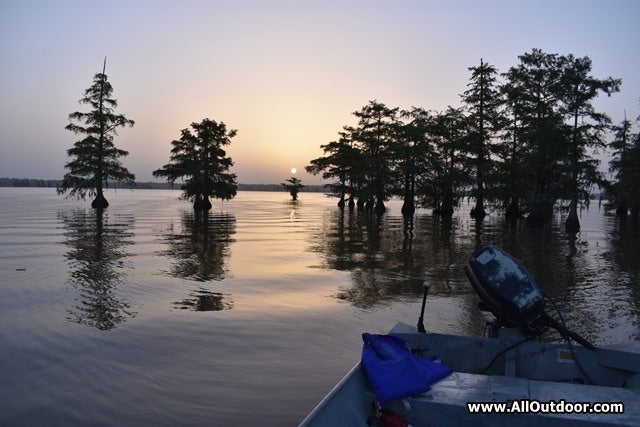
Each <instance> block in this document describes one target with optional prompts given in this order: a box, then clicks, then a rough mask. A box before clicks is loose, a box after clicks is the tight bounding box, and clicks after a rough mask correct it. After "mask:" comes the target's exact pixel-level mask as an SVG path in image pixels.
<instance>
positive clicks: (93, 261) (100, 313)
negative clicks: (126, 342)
mask: <svg viewBox="0 0 640 427" xmlns="http://www.w3.org/2000/svg"><path fill="white" fill-rule="evenodd" d="M58 220H59V221H61V223H62V226H63V227H64V229H65V233H64V235H65V237H66V240H65V242H64V244H65V245H67V246H68V247H69V250H68V251H67V253H66V254H65V259H66V260H67V262H68V264H69V282H70V283H71V284H72V285H73V286H74V288H76V289H77V290H78V292H79V294H78V297H77V298H76V299H75V304H74V306H73V307H72V308H71V309H69V310H68V314H69V317H68V318H67V319H68V320H69V321H71V322H75V323H79V324H83V325H88V326H92V327H95V328H98V329H100V330H103V331H104V330H110V329H113V328H114V327H116V325H117V324H119V323H122V322H124V321H126V319H127V318H128V317H133V316H135V315H136V313H135V312H134V311H132V310H131V305H130V303H129V302H127V301H126V299H125V298H123V297H121V296H118V295H117V288H118V287H119V286H121V285H124V283H125V282H124V278H123V276H124V275H123V269H124V268H125V266H126V258H127V257H128V253H127V252H126V250H125V248H126V247H127V246H129V245H131V244H133V232H132V229H133V225H134V218H133V215H126V214H125V215H122V214H121V215H114V216H112V217H110V216H109V214H107V213H105V212H104V211H102V210H94V209H91V210H89V211H87V210H83V209H76V210H72V211H70V212H69V211H60V212H58Z"/></svg>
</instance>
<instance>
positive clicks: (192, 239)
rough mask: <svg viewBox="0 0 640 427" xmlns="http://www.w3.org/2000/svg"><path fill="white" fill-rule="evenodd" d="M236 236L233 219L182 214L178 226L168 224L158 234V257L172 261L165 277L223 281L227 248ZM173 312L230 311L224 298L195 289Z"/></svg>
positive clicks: (214, 214) (223, 215)
mask: <svg viewBox="0 0 640 427" xmlns="http://www.w3.org/2000/svg"><path fill="white" fill-rule="evenodd" d="M235 232H236V219H235V216H233V215H232V214H229V213H221V212H194V211H183V212H182V218H181V221H180V225H179V226H175V225H174V224H171V225H170V226H169V228H168V229H167V231H166V232H165V233H163V234H162V236H161V241H162V242H163V243H165V244H166V246H167V249H165V250H162V251H159V252H158V254H159V255H163V256H167V257H169V258H171V259H173V265H172V266H171V267H170V269H169V271H167V272H166V273H167V274H169V275H170V276H172V277H177V278H180V279H186V280H192V281H196V282H211V281H219V280H222V279H224V278H225V277H226V276H227V274H228V268H227V265H226V261H227V259H228V257H229V255H230V251H229V244H230V243H231V242H233V241H234V239H233V238H232V237H231V236H232V235H233V234H235ZM173 306H174V308H179V309H188V310H195V311H218V310H225V309H230V308H232V307H233V303H232V302H231V301H229V300H228V295H224V294H220V293H215V292H211V291H209V290H207V289H203V288H199V289H196V290H193V291H190V292H189V296H188V297H187V298H185V299H184V300H182V301H179V302H175V303H174V304H173Z"/></svg>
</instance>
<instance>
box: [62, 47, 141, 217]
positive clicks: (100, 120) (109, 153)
mask: <svg viewBox="0 0 640 427" xmlns="http://www.w3.org/2000/svg"><path fill="white" fill-rule="evenodd" d="M106 66H107V59H106V58H105V60H104V64H103V67H102V73H97V74H95V76H94V77H93V84H92V85H91V87H89V88H88V89H86V90H85V91H84V97H83V98H82V99H80V101H79V102H80V104H87V105H89V106H90V107H91V110H90V111H89V112H87V113H83V112H80V111H76V112H73V113H71V114H69V119H70V120H71V121H72V122H71V123H69V124H68V125H67V126H66V127H65V129H67V130H70V131H72V132H73V133H75V134H78V135H84V138H83V139H81V140H79V141H77V142H76V143H75V144H73V147H71V148H70V149H69V150H67V154H68V155H69V157H71V160H70V161H69V162H68V163H67V164H66V165H65V169H67V170H68V172H67V173H66V174H65V175H64V178H63V179H62V183H61V184H60V185H59V186H58V188H57V193H58V194H65V193H67V192H69V197H72V198H76V199H83V200H84V199H85V198H86V196H89V197H94V196H95V198H94V200H93V201H92V202H91V207H93V208H96V209H104V208H106V207H107V206H109V202H108V201H107V199H106V198H105V197H104V194H103V188H104V187H106V186H108V182H109V180H113V181H117V182H121V183H123V184H124V185H125V186H127V187H131V188H133V187H134V186H135V175H134V174H132V173H131V172H129V171H128V170H127V168H125V167H124V166H123V165H122V163H121V162H120V160H119V158H120V157H124V156H127V155H128V154H129V153H128V152H127V151H125V150H122V149H119V148H116V146H115V145H114V144H113V137H114V135H117V129H118V128H119V127H125V126H129V127H131V126H133V125H134V121H133V120H129V119H127V118H126V117H125V116H124V115H122V114H116V113H115V108H116V107H117V106H118V103H117V101H116V100H115V99H113V98H112V97H111V94H112V93H113V87H112V86H111V83H109V82H108V81H107V75H106V74H105V70H106ZM74 122H78V123H79V124H76V123H74Z"/></svg>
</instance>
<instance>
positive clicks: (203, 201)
mask: <svg viewBox="0 0 640 427" xmlns="http://www.w3.org/2000/svg"><path fill="white" fill-rule="evenodd" d="M193 209H194V210H196V211H208V210H209V209H211V202H210V201H209V197H206V196H205V197H203V196H197V197H196V198H195V200H194V201H193Z"/></svg>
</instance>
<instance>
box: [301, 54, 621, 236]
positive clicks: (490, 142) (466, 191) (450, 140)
mask: <svg viewBox="0 0 640 427" xmlns="http://www.w3.org/2000/svg"><path fill="white" fill-rule="evenodd" d="M518 59H519V63H518V64H517V65H516V66H513V67H511V68H510V69H509V71H508V72H506V73H504V74H502V75H501V76H502V77H503V81H502V82H499V81H498V76H500V75H499V74H498V71H497V69H496V68H495V67H493V66H492V65H489V64H488V63H486V62H485V61H484V60H483V59H481V60H480V65H479V66H475V67H470V68H469V71H471V78H470V81H469V84H468V89H467V90H466V91H465V92H464V93H463V94H462V95H461V100H462V103H463V107H462V108H457V109H456V108H453V107H449V108H448V109H447V110H446V111H444V112H434V113H432V112H427V111H425V110H423V109H421V108H417V107H412V109H411V110H405V111H402V112H400V113H399V112H398V108H389V107H387V106H386V105H384V104H383V103H380V102H378V101H370V102H369V103H368V104H367V105H365V106H364V107H362V109H361V110H360V111H356V112H354V113H353V114H354V115H355V116H356V117H357V118H358V123H357V125H356V126H345V127H343V130H342V132H340V133H339V134H340V139H339V140H338V141H332V142H331V143H329V144H327V145H322V146H321V148H322V149H323V151H324V153H325V155H324V156H322V157H319V158H316V159H314V160H312V161H311V164H310V165H309V166H307V172H309V173H313V174H319V173H321V172H322V173H323V175H322V176H323V178H325V179H333V180H334V181H333V182H332V183H330V184H329V187H330V188H331V190H332V195H335V196H338V197H340V202H339V205H340V206H344V203H345V198H346V196H347V194H348V195H349V200H350V201H351V202H352V200H353V198H354V197H355V196H357V197H358V206H359V207H360V206H361V205H365V202H366V206H368V207H369V208H373V207H374V205H375V207H376V209H377V210H378V211H380V212H382V211H384V201H385V200H386V199H387V198H388V197H389V196H392V195H393V196H401V197H402V198H403V199H404V203H403V207H402V212H403V214H404V215H405V216H407V217H411V216H412V215H413V213H414V211H415V200H418V202H419V203H420V204H421V205H422V206H425V207H428V208H432V209H433V211H434V213H436V214H438V215H442V216H444V217H450V216H451V215H452V214H453V212H454V209H455V208H456V207H457V205H458V201H459V199H460V198H461V197H464V196H466V195H472V196H474V198H475V202H476V206H475V207H474V208H473V209H472V210H471V214H472V216H475V217H476V218H478V219H481V218H483V217H484V215H485V214H486V207H485V205H486V204H487V203H491V202H499V203H500V204H501V205H502V206H503V208H505V209H506V214H507V216H508V217H512V218H518V217H520V216H521V215H522V214H523V213H525V212H526V211H528V216H527V223H528V224H529V225H534V226H539V225H542V224H543V223H544V222H545V217H548V216H549V215H550V214H551V213H552V209H553V207H554V205H555V203H556V201H558V200H570V209H569V216H568V218H567V222H566V224H567V227H566V228H567V231H577V230H579V222H578V219H577V204H578V202H579V201H580V200H583V201H587V200H588V199H589V197H590V194H589V192H590V190H591V188H593V186H594V184H597V185H601V186H602V185H603V183H604V181H603V178H602V176H601V174H600V172H599V171H598V167H597V166H598V159H597V157H595V154H597V152H596V150H597V149H599V148H603V147H604V146H605V144H604V141H605V139H604V138H605V132H606V131H608V130H609V129H610V120H609V118H608V117H607V116H606V115H605V114H603V113H600V112H596V111H595V109H594V107H593V105H592V101H593V100H594V99H595V98H596V97H597V96H598V95H599V94H600V93H601V92H603V93H606V94H607V95H611V94H612V93H614V92H617V91H618V90H619V87H620V80H619V79H613V78H606V79H596V78H594V77H592V76H591V75H590V72H591V60H590V59H589V58H588V57H583V58H576V57H574V56H573V55H564V56H563V55H558V54H549V53H545V52H543V51H541V50H540V49H532V50H531V51H530V52H527V53H524V54H522V55H520V56H519V57H518ZM615 167H617V166H615ZM618 190H620V188H618Z"/></svg>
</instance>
